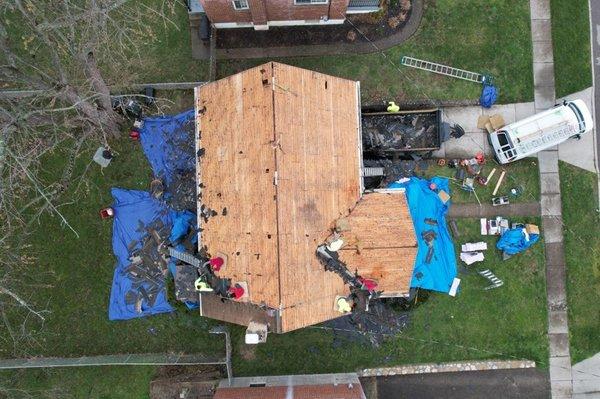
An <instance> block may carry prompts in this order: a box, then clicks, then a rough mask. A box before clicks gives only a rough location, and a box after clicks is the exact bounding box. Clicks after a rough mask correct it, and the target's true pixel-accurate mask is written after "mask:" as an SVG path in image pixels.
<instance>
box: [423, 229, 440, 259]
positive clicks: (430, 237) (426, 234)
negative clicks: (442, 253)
mask: <svg viewBox="0 0 600 399" xmlns="http://www.w3.org/2000/svg"><path fill="white" fill-rule="evenodd" d="M421 237H422V238H423V240H424V241H425V244H427V246H428V247H429V249H428V250H427V256H426V257H425V263H427V264H429V263H431V259H432V258H433V241H434V240H435V239H436V238H437V233H436V232H435V231H433V230H426V231H423V232H421Z"/></svg>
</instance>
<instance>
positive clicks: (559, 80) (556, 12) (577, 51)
mask: <svg viewBox="0 0 600 399" xmlns="http://www.w3.org/2000/svg"><path fill="white" fill-rule="evenodd" d="M551 11H552V43H553V47H554V76H555V80H556V97H563V96H566V95H568V94H572V93H575V92H578V91H580V90H583V89H586V88H588V87H590V86H591V85H592V67H591V49H590V20H589V7H588V0H569V1H564V0H551Z"/></svg>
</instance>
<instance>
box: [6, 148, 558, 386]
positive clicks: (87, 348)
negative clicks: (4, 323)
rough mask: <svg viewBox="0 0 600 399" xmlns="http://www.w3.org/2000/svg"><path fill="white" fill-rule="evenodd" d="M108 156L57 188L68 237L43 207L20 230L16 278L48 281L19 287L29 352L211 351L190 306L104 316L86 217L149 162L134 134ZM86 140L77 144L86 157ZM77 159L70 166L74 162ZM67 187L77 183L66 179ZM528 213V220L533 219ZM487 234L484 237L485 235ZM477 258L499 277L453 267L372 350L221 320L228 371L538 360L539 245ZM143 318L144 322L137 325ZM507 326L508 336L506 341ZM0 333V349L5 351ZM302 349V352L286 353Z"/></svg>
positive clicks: (218, 342) (472, 232) (104, 257)
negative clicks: (450, 286)
mask: <svg viewBox="0 0 600 399" xmlns="http://www.w3.org/2000/svg"><path fill="white" fill-rule="evenodd" d="M112 146H113V148H114V149H115V150H116V151H117V153H118V155H117V157H116V158H115V159H114V160H113V163H112V164H111V165H110V166H109V167H108V168H107V169H106V170H105V172H104V174H101V173H100V171H99V170H98V169H97V168H96V167H94V166H90V169H89V170H88V173H89V181H91V182H92V183H83V184H81V185H79V184H78V181H77V180H76V181H75V182H74V183H73V184H72V185H71V189H70V192H68V193H66V194H65V201H67V200H68V201H69V203H66V204H65V205H64V206H61V207H60V209H61V212H62V213H63V214H64V215H65V217H66V218H67V220H69V222H70V223H71V224H72V225H73V227H74V228H75V230H77V231H78V233H79V234H80V236H81V237H80V238H79V239H77V238H75V236H74V235H73V234H72V233H71V232H69V231H68V230H66V229H65V228H62V227H61V226H60V223H59V221H58V220H57V219H56V218H53V217H50V216H44V217H42V218H41V220H40V225H39V227H38V228H37V229H36V231H35V233H34V234H33V236H32V237H31V239H30V240H29V241H30V243H31V245H32V254H35V255H36V256H37V262H36V263H35V266H34V267H32V268H31V270H30V273H27V275H26V276H24V278H25V279H33V278H35V276H36V275H37V273H38V270H51V271H52V273H53V279H52V280H51V281H47V283H48V284H49V285H50V286H49V287H41V288H37V289H35V290H34V292H30V293H24V296H25V297H27V298H30V299H32V300H34V303H35V304H36V305H40V306H43V305H44V304H45V303H46V301H47V302H48V305H47V307H48V308H49V310H50V311H51V313H50V314H49V315H48V317H47V322H46V323H45V325H44V328H43V329H39V330H38V331H37V332H36V335H35V336H36V338H37V340H38V342H39V346H33V347H32V348H30V350H29V354H31V355H46V356H50V355H51V356H79V355H94V354H110V353H143V352H177V351H185V352H205V353H213V352H215V351H221V350H222V338H220V337H214V336H210V335H209V334H208V333H207V330H208V328H209V327H210V326H211V325H214V324H215V323H214V322H212V321H209V320H207V319H203V318H201V317H199V316H198V315H197V313H195V312H189V311H187V310H185V309H183V308H182V307H181V306H179V307H178V311H177V312H176V313H174V314H170V315H159V316H154V317H149V318H145V319H138V320H130V321H125V322H110V321H108V319H107V306H108V297H109V290H110V284H111V281H112V274H113V266H114V258H113V256H112V253H111V245H110V237H111V230H112V228H111V223H110V222H107V221H103V220H101V219H100V218H99V217H98V214H97V212H98V209H100V208H101V207H103V206H105V205H107V204H110V203H111V198H110V191H109V190H110V187H113V186H119V187H125V188H134V189H142V190H143V189H147V186H148V182H149V181H150V169H149V167H148V165H147V162H146V160H145V158H144V156H143V155H142V152H141V149H140V148H139V144H138V143H137V142H132V141H130V140H129V139H128V138H126V139H122V140H118V141H116V142H114V143H112ZM91 153H92V149H90V151H89V155H90V156H91ZM63 162H65V161H64V157H63V156H61V154H60V152H59V153H56V154H53V155H52V156H51V157H49V159H47V161H46V173H47V174H48V177H49V176H51V175H52V174H53V173H56V171H59V170H61V169H60V167H59V166H60V165H61V164H62V163H63ZM87 165H88V159H86V158H85V157H84V158H81V159H80V160H79V162H78V163H77V165H76V170H77V172H76V174H75V175H76V176H77V175H78V174H77V173H81V172H82V171H83V170H84V169H85V168H86V167H87ZM76 189H77V190H76ZM534 222H535V221H534ZM478 226H479V222H478V220H470V221H464V220H461V221H459V229H460V230H461V231H462V232H463V233H462V234H463V236H461V242H466V241H467V240H478V239H479V238H480V237H479V233H478V229H479V227H478ZM487 239H488V240H491V241H495V238H487ZM488 252H489V255H488V258H489V259H488V260H487V261H486V263H485V264H483V265H482V266H485V267H491V268H492V269H493V270H494V271H495V272H496V273H497V274H498V276H499V277H500V278H502V279H504V280H505V281H506V285H505V286H504V287H502V288H501V289H498V290H494V291H483V290H482V287H483V286H484V285H485V281H484V280H483V279H482V278H481V277H479V276H477V275H467V276H463V277H464V280H463V291H462V293H461V294H460V295H459V296H458V297H457V298H450V297H447V296H446V295H435V294H434V295H431V297H430V298H429V300H428V301H427V302H426V303H424V304H422V305H421V306H419V307H418V308H417V309H416V310H415V311H414V312H413V321H412V324H411V326H410V327H409V328H408V330H407V331H406V332H405V333H404V334H401V335H400V336H398V337H394V338H393V339H391V340H390V341H389V342H388V343H386V344H384V345H383V346H382V347H381V348H380V349H378V350H375V351H365V350H364V346H363V345H358V344H348V345H347V346H345V347H343V348H334V347H333V346H332V334H331V332H329V331H323V330H320V329H304V330H301V331H297V332H293V333H289V334H286V335H282V336H277V335H271V336H270V338H269V343H268V344H267V345H262V346H258V347H255V348H248V347H246V346H245V345H243V344H242V342H243V332H244V328H242V327H232V335H233V342H234V353H235V361H234V364H235V369H236V374H239V375H244V374H246V375H247V374H251V373H308V372H325V371H341V370H354V369H356V368H360V367H367V366H376V365H381V364H400V363H409V362H424V361H449V360H459V359H465V358H468V359H470V358H490V357H504V358H506V357H511V356H516V357H523V358H531V359H534V360H537V361H540V360H543V359H545V353H546V347H545V340H544V339H543V338H544V334H545V310H544V309H545V308H544V306H543V304H544V298H545V291H544V289H543V287H544V279H543V275H544V273H543V269H544V266H543V256H542V245H536V246H535V247H534V248H533V249H532V250H531V251H529V252H528V253H525V254H522V255H519V256H517V257H515V258H513V259H511V260H509V261H507V262H500V261H499V257H498V255H497V254H495V253H494V251H491V250H490V251H488ZM151 327H152V328H154V330H155V331H153V332H151V331H150V330H149V329H150V328H151ZM515 337H519V339H518V340H515V339H514V338H515ZM11 349H12V348H11V347H10V345H8V343H7V342H6V341H5V342H3V343H2V344H1V346H0V350H1V352H0V354H1V356H2V357H10V356H11V352H10V351H11ZM290 353H302V354H303V356H290Z"/></svg>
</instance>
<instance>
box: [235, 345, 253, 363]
mask: <svg viewBox="0 0 600 399" xmlns="http://www.w3.org/2000/svg"><path fill="white" fill-rule="evenodd" d="M238 351H239V354H240V356H241V357H242V359H244V360H249V361H251V360H256V345H246V344H245V343H244V342H243V341H241V342H240V345H239V347H238Z"/></svg>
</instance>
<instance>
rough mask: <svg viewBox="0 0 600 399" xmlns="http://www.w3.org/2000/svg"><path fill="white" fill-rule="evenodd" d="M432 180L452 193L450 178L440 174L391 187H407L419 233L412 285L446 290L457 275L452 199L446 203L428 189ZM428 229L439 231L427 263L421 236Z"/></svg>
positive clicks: (416, 229)
mask: <svg viewBox="0 0 600 399" xmlns="http://www.w3.org/2000/svg"><path fill="white" fill-rule="evenodd" d="M430 183H435V184H436V186H437V189H438V190H444V191H446V192H447V193H450V189H449V184H448V179H445V178H441V177H434V178H432V179H431V180H429V181H428V180H425V179H420V178H418V177H411V179H410V181H408V182H405V183H392V184H390V185H389V188H401V187H404V188H405V189H406V198H407V200H408V206H409V209H410V215H411V217H412V220H413V225H414V227H415V233H416V235H417V243H418V251H417V258H416V260H415V268H414V271H413V277H412V280H411V287H412V288H424V289H428V290H434V291H440V292H446V293H447V292H448V291H449V290H450V286H451V285H452V282H453V280H454V278H455V277H456V256H455V253H454V245H453V243H452V238H451V237H450V233H449V231H448V226H447V225H446V218H445V216H446V213H447V212H448V207H449V205H450V201H448V202H447V203H446V204H444V203H443V202H442V201H441V200H440V198H439V196H438V195H437V192H436V191H433V190H431V189H430V188H429V184H430ZM425 218H429V219H434V220H436V221H437V226H432V225H429V224H427V223H425ZM427 230H434V231H435V232H436V233H437V238H436V239H435V240H434V241H433V251H434V256H433V258H432V259H431V262H430V263H429V264H427V263H425V259H426V257H427V252H428V250H429V247H428V246H427V243H426V242H425V240H423V238H422V237H421V233H422V232H423V231H427Z"/></svg>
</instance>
